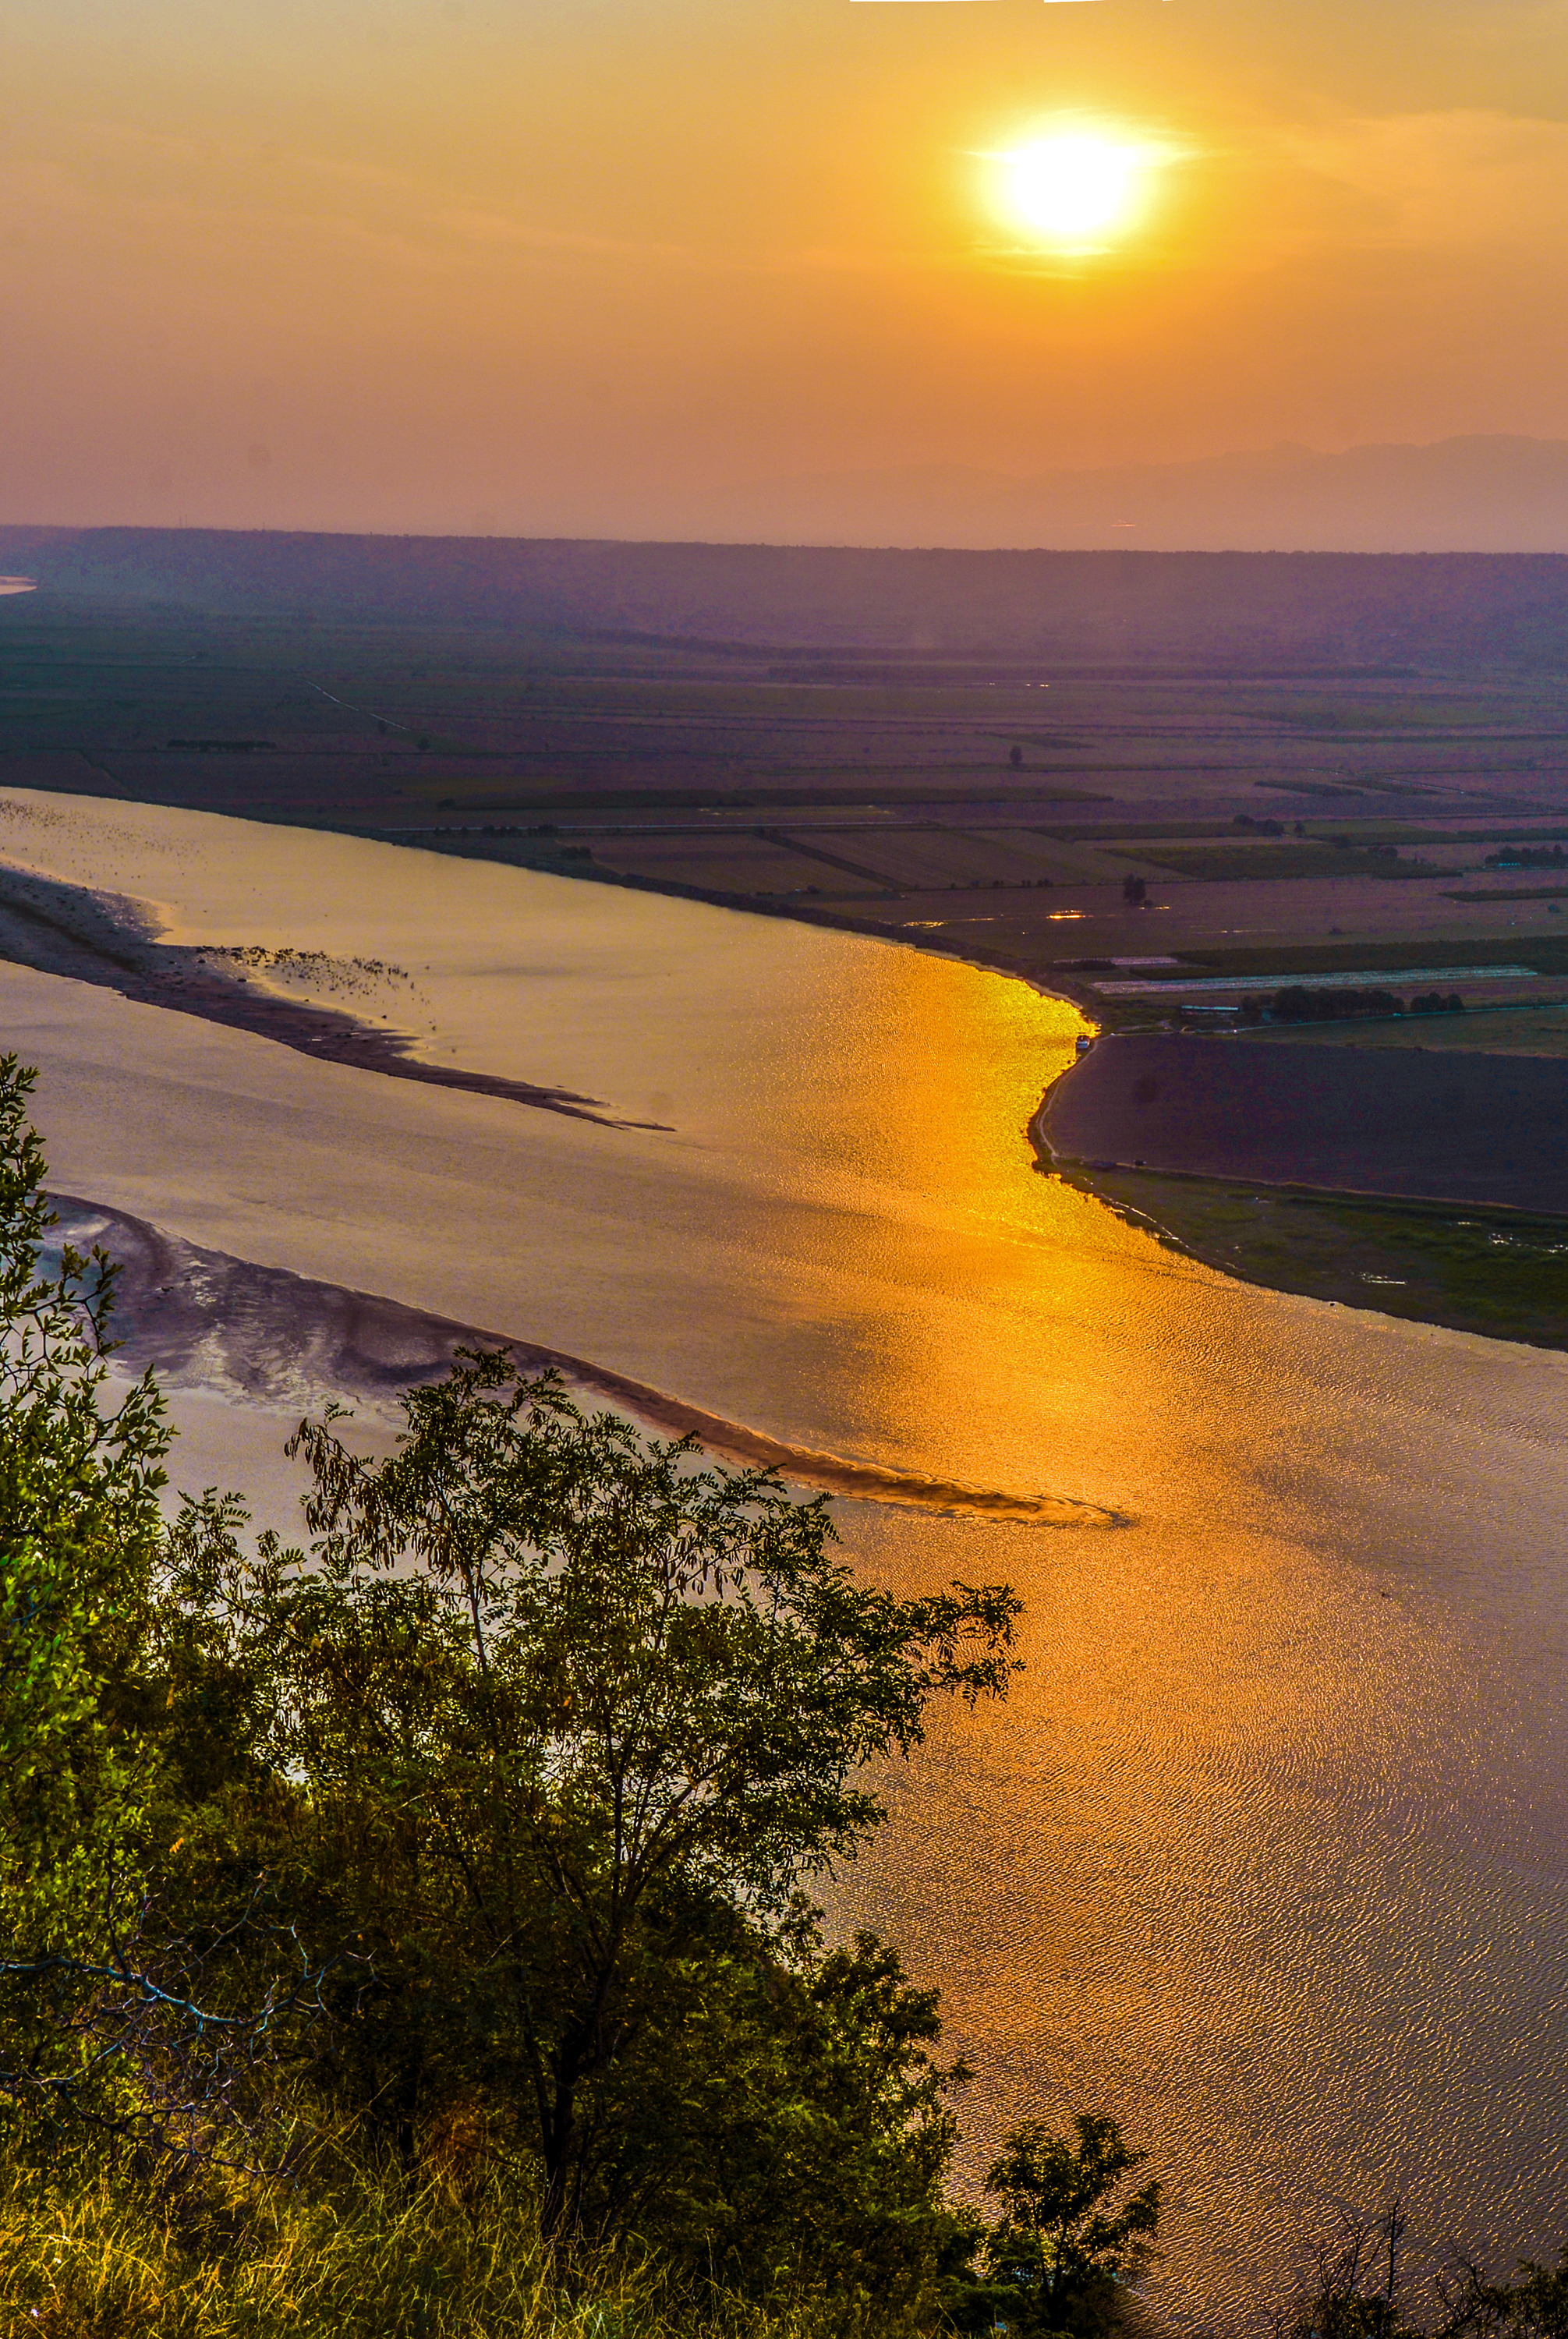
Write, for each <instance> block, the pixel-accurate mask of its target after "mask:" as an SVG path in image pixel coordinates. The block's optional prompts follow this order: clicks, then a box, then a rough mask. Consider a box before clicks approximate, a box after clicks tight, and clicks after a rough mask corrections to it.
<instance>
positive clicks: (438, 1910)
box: [0, 1061, 1017, 2314]
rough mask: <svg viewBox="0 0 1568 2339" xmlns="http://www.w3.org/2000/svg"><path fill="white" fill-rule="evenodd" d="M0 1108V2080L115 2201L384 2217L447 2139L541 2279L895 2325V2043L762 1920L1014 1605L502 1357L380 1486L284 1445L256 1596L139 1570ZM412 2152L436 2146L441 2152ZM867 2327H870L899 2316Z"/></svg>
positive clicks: (942, 2142) (466, 1383)
mask: <svg viewBox="0 0 1568 2339" xmlns="http://www.w3.org/2000/svg"><path fill="white" fill-rule="evenodd" d="M27 1089H28V1081H27V1077H26V1076H25V1074H24V1073H23V1072H22V1071H20V1069H19V1068H18V1067H17V1066H16V1065H15V1062H14V1061H7V1062H6V1063H5V1065H4V1066H3V1067H0V1311H3V1317H4V1323H5V1345H4V1351H3V1357H0V1374H3V1378H0V1521H3V1526H0V1559H3V1563H4V1565H3V1574H0V1632H3V1638H0V1757H3V1758H4V1760H3V1765H0V1768H3V1780H0V1796H3V1797H4V1801H3V1804H0V1923H3V1926H4V1936H3V1945H0V1989H3V1991H4V1999H3V2003H0V2058H4V2067H5V2071H6V2073H7V2074H8V2077H9V2081H10V2083H11V2097H12V2108H13V2112H14V2114H15V2115H16V2116H17V2117H18V2118H19V2119H20V2121H21V2125H20V2127H16V2126H15V2122H14V2134H20V2135H22V2136H24V2137H25V2133H26V2132H27V2131H26V2117H27V2116H31V2115H32V2114H33V2113H35V2112H36V2111H37V2110H38V2109H39V2108H40V2107H44V2108H47V2110H48V2111H49V2113H50V2114H51V2116H52V2117H54V2118H55V2119H56V2120H58V2119H61V2118H64V2117H67V2116H68V2115H73V2116H75V2117H78V2118H80V2119H84V2120H87V2121H89V2122H94V2123H96V2124H97V2126H98V2127H99V2128H100V2129H106V2130H107V2132H108V2133H109V2134H110V2135H111V2136H117V2137H121V2138H122V2139H127V2138H128V2139H132V2140H134V2141H136V2142H137V2143H138V2144H139V2146H140V2147H142V2148H143V2152H145V2151H147V2150H151V2152H152V2153H153V2162H154V2163H157V2162H158V2161H159V2159H160V2157H162V2158H163V2159H164V2160H167V2159H168V2158H169V2157H170V2156H172V2155H173V2156H179V2155H180V2154H181V2153H183V2154H185V2155H186V2156H187V2157H189V2156H192V2155H195V2156H198V2157H200V2156H201V2154H202V2152H205V2153H206V2155H207V2156H208V2162H207V2165H209V2166H211V2165H212V2156H213V2155H214V2154H215V2153H221V2151H222V2148H223V2146H224V2135H225V2133H226V2131H225V2123H226V2122H227V2123H229V2127H230V2128H231V2129H232V2125H233V2123H235V2122H238V2123H239V2124H240V2127H242V2129H244V2130H245V2131H246V2133H248V2134H249V2135H251V2137H257V2136H259V2135H260V2134H261V2131H262V2130H263V2129H264V2128H265V2127H266V2125H267V2123H268V2122H271V2123H272V2125H273V2127H275V2128H277V2127H291V2128H292V2130H293V2132H295V2133H296V2134H299V2133H301V2132H305V2133H315V2134H318V2135H325V2134H327V2133H328V2132H329V2131H330V2133H332V2134H333V2135H334V2136H335V2137H338V2138H339V2139H341V2138H343V2137H352V2138H354V2139H356V2144H355V2148H356V2149H358V2150H362V2151H363V2152H364V2153H366V2154H367V2155H368V2156H370V2160H371V2161H372V2162H374V2161H376V2160H377V2159H378V2156H386V2158H387V2160H388V2163H389V2165H390V2166H392V2167H395V2168H401V2169H402V2170H403V2171H404V2173H405V2176H406V2177H407V2178H408V2179H409V2181H412V2182H414V2183H419V2182H420V2181H422V2172H423V2171H424V2170H425V2169H426V2168H428V2167H429V2166H430V2165H431V2160H432V2155H434V2156H436V2157H437V2158H438V2159H439V2157H440V2156H441V2155H442V2154H443V2153H446V2152H447V2151H448V2150H449V2141H450V2139H451V2137H454V2136H455V2135H458V2134H463V2135H466V2136H468V2137H470V2138H477V2139H478V2140H479V2143H478V2146H477V2147H476V2148H477V2149H482V2152H483V2154H484V2155H485V2156H488V2158H489V2159H490V2160H491V2161H493V2162H494V2163H495V2165H496V2166H505V2167H508V2168H510V2169H511V2170H512V2171H513V2173H514V2177H515V2180H516V2181H518V2183H519V2184H521V2185H522V2186H523V2187H524V2188H525V2190H527V2191H528V2192H530V2193H532V2194H534V2195H535V2196H537V2201H538V2204H539V2210H538V2219H539V2224H540V2226H541V2228H542V2231H543V2233H544V2235H546V2237H547V2239H548V2240H549V2241H550V2242H551V2243H552V2245H554V2246H555V2247H556V2249H557V2252H563V2251H564V2252H565V2253H566V2254H567V2256H568V2257H569V2256H570V2255H572V2254H573V2253H574V2252H578V2251H580V2249H581V2248H583V2247H585V2246H591V2245H596V2244H598V2243H601V2242H604V2241H606V2240H612V2239H615V2238H616V2237H617V2236H619V2237H624V2236H626V2235H638V2236H641V2237H644V2238H646V2239H647V2240H650V2241H652V2242H654V2243H656V2245H657V2246H658V2247H659V2248H660V2250H661V2252H662V2253H663V2254H664V2255H665V2258H666V2262H667V2263H668V2264H669V2265H672V2266H675V2267H680V2266H685V2268H686V2269H687V2272H688V2274H694V2275H695V2272H696V2271H697V2270H699V2269H700V2270H701V2272H702V2275H703V2276H704V2278H705V2279H706V2280H708V2281H717V2282H719V2283H722V2284H723V2285H725V2286H727V2287H728V2288H730V2289H732V2290H745V2289H750V2290H752V2291H754V2292H756V2293H758V2294H759V2295H760V2294H766V2293H768V2292H769V2291H770V2290H774V2289H776V2288H778V2287H779V2286H780V2285H786V2286H787V2285H794V2288H795V2290H796V2291H798V2290H799V2288H800V2286H801V2285H803V2284H804V2285H806V2286H807V2287H808V2288H810V2287H812V2286H813V2285H814V2286H815V2287H816V2288H817V2289H818V2290H820V2291H821V2293H822V2294H823V2296H824V2298H825V2297H826V2296H827V2295H828V2294H830V2293H832V2294H833V2295H836V2296H838V2297H839V2298H840V2299H841V2301H842V2300H843V2299H844V2298H853V2297H862V2298H866V2297H870V2296H873V2295H874V2296H875V2297H876V2298H877V2299H878V2300H879V2301H881V2302H882V2303H883V2305H886V2306H890V2307H897V2308H898V2311H900V2312H903V2311H906V2310H907V2312H908V2313H911V2314H912V2313H914V2312H915V2311H916V2306H917V2304H918V2303H919V2302H920V2301H921V2300H929V2296H930V2295H931V2288H932V2280H933V2276H934V2271H935V2268H936V2265H937V2264H938V2261H939V2259H940V2258H941V2255H942V2251H943V2249H944V2248H945V2247H946V2246H947V2245H948V2244H949V2242H950V2240H951V2235H952V2225H953V2220H952V2212H951V2211H950V2210H949V2209H948V2207H947V2206H946V2205H945V2203H944V2201H943V2198H942V2183H943V2178H944V2175H945V2171H946V2168H947V2165H948V2160H949V2156H950V2154H951V2149H952V2134H953V2120H952V2107H951V2092H952V2087H953V2085H954V2084H955V2082H956V2080H957V2079H958V2078H959V2077H962V2073H961V2072H959V2071H958V2070H957V2069H955V2068H945V2067H944V2066H943V2065H942V2061H941V2060H940V2057H939V2053H938V2042H939V2036H940V2022H939V2018H938V2013H937V2006H936V2000H935V1997H934V1994H933V1993H932V1992H929V1991H925V1990H922V1989H916V1988H914V1987H913V1986H912V1984H911V1983H910V1982H909V1981H908V1980H907V1979H906V1978H905V1976H904V1975H903V1973H902V1969H901V1967H900V1964H899V1961H898V1959H897V1957H896V1955H895V1954H894V1953H893V1952H892V1950H891V1949H888V1948H887V1947H886V1946H885V1945H884V1944H883V1943H881V1942H879V1941H877V1940H875V1939H873V1938H872V1937H870V1936H867V1935H860V1936H857V1937H856V1938H855V1939H854V1940H853V1941H852V1942H850V1943H848V1944H846V1945H843V1946H839V1947H833V1946H829V1945H827V1944H826V1943H824V1941H823V1939H822V1937H821V1933H820V1930H819V1926H818V1920H817V1918H816V1914H815V1912H814V1910H813V1908H812V1905H811V1902H810V1900H809V1897H808V1894H809V1890H810V1888H811V1887H812V1886H813V1884H814V1881H815V1880H817V1879H819V1878H820V1877H821V1876H822V1875H823V1873H824V1872H826V1871H827V1870H830V1869H831V1868H832V1867H833V1866H834V1865H835V1864H838V1863H842V1862H843V1861H844V1860H849V1859H852V1858H853V1856H854V1855H855V1853H856V1851H857V1850H858V1849H859V1847H860V1846H861V1845H862V1844H863V1842H864V1841H865V1840H866V1839H867V1837H868V1835H869V1834H870V1833H871V1832H872V1831H873V1830H874V1829H875V1828H876V1827H877V1825H878V1824H879V1823H880V1821H881V1819H882V1817H883V1808H882V1804H881V1802H880V1801H879V1798H878V1795H877V1793H876V1791H875V1787H874V1783H873V1778H874V1771H875V1767H876V1766H877V1765H879V1764H885V1763H887V1762H890V1761H895V1760H897V1759H899V1758H901V1757H902V1756H905V1755H908V1754H910V1753H911V1752H912V1751H913V1750H914V1749H915V1748H916V1747H917V1746H918V1744H919V1742H920V1740H921V1736H922V1727H923V1715H924V1713H925V1711H926V1708H927V1706H928V1704H929V1702H930V1700H931V1699H932V1697H935V1696H940V1695H948V1694H952V1695H958V1696H960V1697H962V1698H965V1699H968V1700H969V1701H971V1702H973V1701H974V1700H976V1699H979V1698H982V1697H991V1696H996V1695H1000V1694H1001V1693H1003V1692H1004V1691H1005V1688H1006V1684H1007V1680H1008V1677H1009V1674H1010V1672H1011V1667H1012V1663H1013V1660H1012V1658H1011V1653H1010V1643H1011V1633H1012V1626H1013V1620H1014V1617H1015V1614H1016V1612H1017V1603H1016V1602H1015V1600H1014V1599H1013V1596H1012V1594H1011V1593H1010V1592H1008V1591H1007V1590H1006V1589H1004V1588H1002V1587H999V1586H989V1587H974V1586H968V1585H962V1584H957V1585H952V1586H950V1587H948V1588H947V1589H945V1590H943V1591H941V1592H936V1593H933V1594H930V1595H929V1596H926V1597H923V1598H919V1599H914V1600H907V1601H901V1600H897V1599H895V1598H892V1596H890V1595H889V1594H885V1593H883V1592H881V1591H878V1590H876V1589H875V1588H874V1587H872V1586H869V1585H867V1584H863V1583H861V1582H860V1581H858V1580H857V1578H856V1577H855V1575H854V1574H853V1573H852V1571H851V1570H850V1569H849V1568H848V1567H847V1566H845V1565H843V1564H842V1563H841V1561H840V1560H839V1559H838V1557H837V1556H836V1554H835V1553H834V1551H833V1533H832V1528H831V1525H830V1524H829V1519H828V1515H827V1512H826V1508H825V1505H823V1503H821V1502H820V1501H819V1502H814V1503H800V1502H796V1501H794V1500H792V1498H791V1497H790V1495H788V1493H787V1492H786V1490H785V1488H784V1486H783V1485H781V1484H780V1482H779V1481H778V1480H777V1478H776V1477H774V1476H773V1475H771V1474H768V1473H764V1472H756V1471H740V1472H736V1471H730V1470H725V1469H718V1468H713V1467H709V1466H705V1465H704V1463H703V1461H702V1457H701V1456H700V1455H698V1454H697V1453H696V1452H695V1449H694V1448H693V1447H691V1446H690V1445H689V1444H682V1445H672V1444H666V1443H661V1442H659V1441H656V1440H650V1439H646V1438H645V1437H643V1436H641V1435H640V1434H639V1433H637V1432H636V1430H635V1429H634V1428H632V1427H631V1426H629V1425H628V1424H627V1423H626V1422H625V1421H622V1420H618V1419H616V1418H615V1417H613V1416H606V1415H601V1416H597V1417H592V1418H590V1417H587V1416H585V1415H584V1414H583V1413H582V1412H580V1411H579V1410H578V1408H577V1406H575V1405H574V1404H573V1403H572V1402H571V1400H570V1398H569V1396H567V1391H566V1390H565V1388H564V1387H562V1385H561V1384H560V1383H559V1382H558V1381H557V1380H556V1379H554V1378H552V1377H548V1376H547V1377H545V1378H543V1379H541V1380H535V1381H529V1380H527V1379H523V1378H519V1377H518V1374H517V1372H516V1371H515V1369H514V1367H513V1366H512V1363H511V1361H510V1359H509V1358H508V1356H507V1355H506V1353H505V1352H504V1351H493V1352H484V1353H474V1354H468V1355H463V1356H459V1358H458V1359H457V1361H456V1363H455V1365H454V1367H453V1368H452V1370H451V1371H450V1373H449V1375H448V1377H445V1378H444V1379H442V1380H440V1381H439V1382H438V1383H436V1384H434V1385H433V1386H431V1387H426V1388H422V1389H419V1390H416V1391H413V1392H410V1393H409V1396H407V1398H406V1400H405V1405H404V1412H405V1420H404V1433H403V1436H402V1437H401V1439H400V1441H399V1445H398V1446H397V1449H396V1451H395V1452H394V1453H393V1454H392V1456H390V1459H386V1460H383V1461H378V1462H370V1461H366V1460H365V1459H363V1458H362V1456H360V1455H358V1454H357V1453H356V1452H355V1451H354V1449H353V1446H352V1443H351V1434H350V1432H349V1430H348V1427H347V1425H346V1424H345V1422H344V1421H343V1419H342V1418H341V1417H340V1416H339V1417H336V1418H333V1417H329V1418H328V1419H327V1420H325V1421H321V1422H316V1423H308V1424H305V1425H302V1426H301V1430H300V1432H299V1436H298V1438H297V1440H296V1441H295V1451H296V1452H298V1453H300V1454H302V1455H303V1456H304V1457H305V1458H306V1460H307V1461H308V1463H309V1465H310V1466H311V1481H312V1493H311V1498H310V1501H309V1505H308V1509H307V1515H306V1520H305V1525H306V1528H307V1533H308V1541H307V1542H306V1544H305V1545H303V1546H302V1547H301V1548H298V1549H295V1548H291V1547H287V1546H285V1545H283V1544H282V1543H281V1541H280V1540H279V1539H278V1538H277V1537H276V1536H275V1535H260V1536H257V1537H255V1538H252V1537H251V1535H250V1533H249V1528H248V1523H247V1520H246V1515H245V1512H244V1509H243V1505H242V1504H241V1503H240V1502H239V1501H238V1500H237V1498H235V1497H233V1496H232V1495H219V1494H217V1493H214V1492H209V1493H208V1494H206V1495H202V1497H201V1498H200V1499H196V1500H190V1499H187V1500H185V1501H184V1502H183V1503H182V1507H181V1509H180V1511H179V1514H178V1516H177V1517H176V1518H175V1520H174V1522H173V1525H172V1526H165V1525H163V1520H162V1517H161V1512H160V1502H159V1496H160V1493H161V1491H162V1489H163V1484H164V1461H165V1456H166V1454H167V1450H168V1436H167V1432H166V1429H165V1426H164V1424H163V1414H162V1406H161V1401H160V1399H159V1396H158V1393H157V1390H156V1388H155V1387H154V1386H153V1382H152V1380H151V1379H150V1378H147V1379H143V1381H141V1382H140V1383H138V1384H136V1385H135V1387H133V1388H131V1389H130V1390H129V1391H128V1392H123V1393H122V1395H121V1396H120V1399H119V1402H118V1404H117V1405H115V1406H111V1404H110V1403H109V1398H110V1396H111V1394H112V1391H111V1387H110V1385H109V1358H110V1356H111V1353H112V1344H111V1343H110V1341H109V1339H108V1337H107V1324H108V1318H109V1306H110V1301H111V1298H112V1294H113V1268H112V1266H111V1265H110V1263H109V1262H108V1261H107V1260H106V1259H104V1258H102V1257H101V1256H97V1255H94V1257H93V1258H90V1259H84V1258H78V1257H77V1256H76V1255H75V1254H74V1253H72V1252H71V1251H70V1250H69V1249H67V1250H66V1251H65V1252H64V1258H63V1263H62V1266H61V1269H60V1272H59V1273H58V1274H57V1275H56V1276H54V1278H51V1277H50V1276H48V1275H47V1274H45V1273H44V1271H43V1267H42V1260H43V1247H44V1240H45V1237H46V1232H47V1227H48V1224H49V1218H48V1211H47V1205H46V1201H45V1199H44V1190H43V1179H44V1163H43V1160H42V1155H41V1152H40V1150H39V1147H38V1143H37V1140H36V1138H35V1135H34V1134H33V1132H32V1130H30V1129H29V1127H28V1126H27V1120H26V1112H25V1102H26V1096H27ZM443 2140H444V2141H443ZM901 2301H902V2306H899V2302H901Z"/></svg>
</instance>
